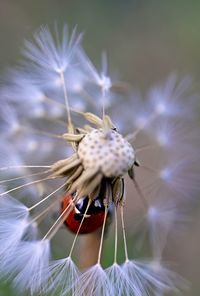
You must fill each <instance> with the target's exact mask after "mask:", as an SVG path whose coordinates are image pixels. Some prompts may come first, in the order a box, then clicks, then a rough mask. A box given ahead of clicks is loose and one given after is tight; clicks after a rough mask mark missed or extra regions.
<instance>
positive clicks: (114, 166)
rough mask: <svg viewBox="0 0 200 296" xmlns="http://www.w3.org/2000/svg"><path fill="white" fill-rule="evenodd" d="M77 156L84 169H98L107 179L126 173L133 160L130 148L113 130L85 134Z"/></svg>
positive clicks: (133, 154) (133, 156) (132, 151)
mask: <svg viewBox="0 0 200 296" xmlns="http://www.w3.org/2000/svg"><path fill="white" fill-rule="evenodd" d="M78 155H79V157H80V159H81V160H82V162H83V166H84V168H85V169H89V168H97V169H100V170H101V171H102V172H103V174H104V175H105V176H107V177H113V176H116V177H117V176H120V175H123V174H124V173H126V172H128V170H129V169H130V168H131V167H132V166H133V164H134V160H135V153H134V150H133V148H132V146H131V145H130V144H129V143H128V142H127V141H126V139H124V138H123V137H122V136H121V135H120V134H119V133H117V132H116V131H114V130H110V131H108V132H107V133H105V132H104V131H103V130H94V131H92V132H90V133H89V134H87V135H86V136H85V137H84V139H83V140H82V141H81V142H80V144H79V148H78Z"/></svg>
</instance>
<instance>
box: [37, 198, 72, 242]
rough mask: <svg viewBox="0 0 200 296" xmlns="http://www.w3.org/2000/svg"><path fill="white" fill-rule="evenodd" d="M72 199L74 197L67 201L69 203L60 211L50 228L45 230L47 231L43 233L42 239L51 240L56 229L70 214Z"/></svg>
mask: <svg viewBox="0 0 200 296" xmlns="http://www.w3.org/2000/svg"><path fill="white" fill-rule="evenodd" d="M74 200H75V198H74V199H72V200H71V202H70V203H69V205H68V206H67V207H66V209H65V210H64V211H63V212H62V214H61V215H60V216H59V217H58V219H57V220H56V221H55V223H54V224H53V225H52V226H51V228H50V229H49V230H48V231H47V233H46V234H45V236H44V237H43V239H42V240H45V239H48V240H51V239H52V238H53V237H54V235H55V234H56V233H57V231H58V229H59V228H60V226H61V225H62V224H63V222H64V221H65V219H66V218H67V217H68V215H69V214H70V212H71V211H70V208H71V210H72V204H73V202H74Z"/></svg>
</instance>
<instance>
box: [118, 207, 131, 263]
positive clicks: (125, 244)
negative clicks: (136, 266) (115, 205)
mask: <svg viewBox="0 0 200 296" xmlns="http://www.w3.org/2000/svg"><path fill="white" fill-rule="evenodd" d="M120 216H121V222H122V233H123V240H124V252H125V259H126V262H128V261H129V257H128V248H127V239H126V230H125V224H124V207H123V206H122V205H121V206H120Z"/></svg>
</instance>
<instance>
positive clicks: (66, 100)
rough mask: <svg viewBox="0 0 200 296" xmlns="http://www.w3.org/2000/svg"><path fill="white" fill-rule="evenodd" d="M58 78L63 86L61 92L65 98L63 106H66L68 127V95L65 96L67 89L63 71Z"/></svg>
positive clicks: (69, 119) (69, 123)
mask: <svg viewBox="0 0 200 296" xmlns="http://www.w3.org/2000/svg"><path fill="white" fill-rule="evenodd" d="M60 78H61V82H62V86H63V92H64V98H65V104H66V109H67V119H68V125H69V126H71V125H72V121H71V114H70V107H69V100H68V95H67V88H66V83H65V77H64V73H63V71H60Z"/></svg>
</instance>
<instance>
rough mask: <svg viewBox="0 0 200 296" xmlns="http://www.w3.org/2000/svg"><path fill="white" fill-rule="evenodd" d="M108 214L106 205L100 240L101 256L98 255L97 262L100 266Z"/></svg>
mask: <svg viewBox="0 0 200 296" xmlns="http://www.w3.org/2000/svg"><path fill="white" fill-rule="evenodd" d="M107 214H108V206H107V205H105V214H104V220H103V226H102V231H101V240H100V246H99V254H98V260H97V264H99V265H100V264H101V254H102V247H103V238H104V232H105V226H106V218H107Z"/></svg>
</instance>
